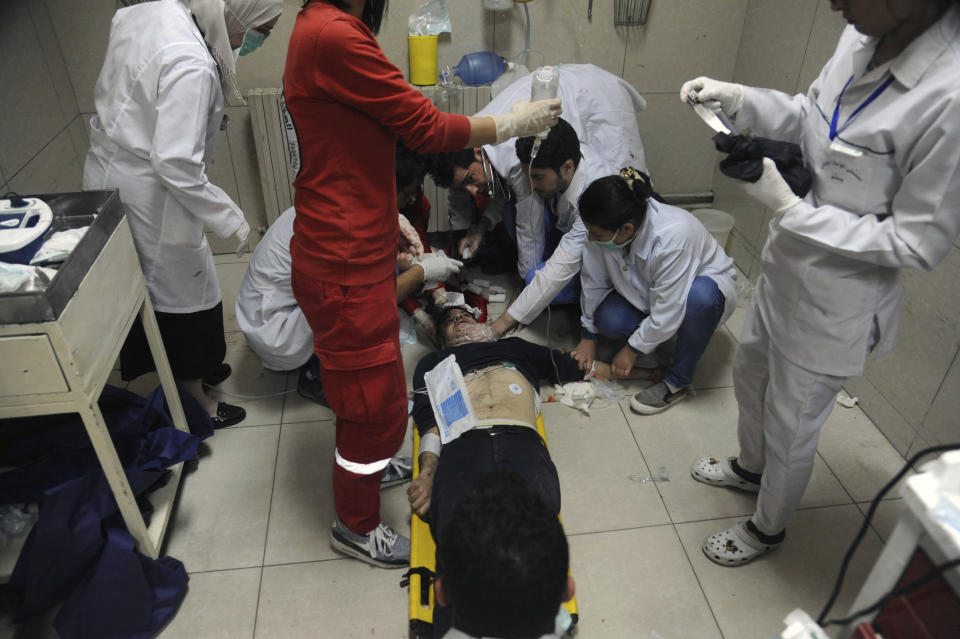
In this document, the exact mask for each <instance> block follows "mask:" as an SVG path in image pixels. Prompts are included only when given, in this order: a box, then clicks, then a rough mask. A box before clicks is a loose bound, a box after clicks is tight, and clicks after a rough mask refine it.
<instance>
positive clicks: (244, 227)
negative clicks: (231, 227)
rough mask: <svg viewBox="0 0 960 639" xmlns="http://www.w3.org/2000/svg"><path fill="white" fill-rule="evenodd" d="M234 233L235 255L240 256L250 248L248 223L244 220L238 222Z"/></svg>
mask: <svg viewBox="0 0 960 639" xmlns="http://www.w3.org/2000/svg"><path fill="white" fill-rule="evenodd" d="M234 235H236V236H237V257H240V256H241V255H243V254H244V253H246V252H247V250H248V249H249V248H250V225H249V224H247V221H246V220H244V221H243V222H242V223H241V224H240V228H238V229H237V230H236V232H235V233H234Z"/></svg>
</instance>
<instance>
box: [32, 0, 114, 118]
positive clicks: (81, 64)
mask: <svg viewBox="0 0 960 639" xmlns="http://www.w3.org/2000/svg"><path fill="white" fill-rule="evenodd" d="M31 1H33V2H39V1H41V0H31ZM42 1H43V2H45V3H46V5H47V8H48V9H49V11H50V17H51V19H52V21H53V27H54V29H55V31H56V33H57V39H58V40H59V42H60V50H61V51H62V53H63V59H64V63H65V64H66V67H67V70H68V71H69V73H70V80H71V82H72V84H73V88H74V91H75V92H76V100H77V103H78V104H79V106H80V111H82V112H84V113H92V112H93V87H94V84H96V81H97V76H98V75H99V74H100V67H101V66H102V65H103V56H104V54H105V53H106V51H107V38H108V36H109V35H110V20H111V19H112V18H113V14H114V13H115V12H116V10H117V6H116V1H115V0H87V1H85V2H76V0H42Z"/></svg>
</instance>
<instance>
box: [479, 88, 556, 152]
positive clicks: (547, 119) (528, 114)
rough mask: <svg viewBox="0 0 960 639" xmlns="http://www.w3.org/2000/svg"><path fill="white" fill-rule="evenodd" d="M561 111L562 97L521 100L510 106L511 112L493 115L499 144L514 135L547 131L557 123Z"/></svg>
mask: <svg viewBox="0 0 960 639" xmlns="http://www.w3.org/2000/svg"><path fill="white" fill-rule="evenodd" d="M561 113H563V108H562V107H561V106H560V98H551V99H549V100H536V101H531V100H521V101H520V102H517V103H516V104H514V105H513V107H511V108H510V112H509V113H501V114H498V115H494V116H491V117H493V121H494V123H495V124H496V125H497V144H500V143H501V142H504V141H505V140H509V139H510V138H513V137H521V138H522V137H527V136H530V135H536V134H537V133H540V132H541V131H546V130H547V129H549V128H550V127H552V126H553V125H554V124H556V123H557V116H558V115H560V114H561Z"/></svg>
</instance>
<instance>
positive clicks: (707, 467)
mask: <svg viewBox="0 0 960 639" xmlns="http://www.w3.org/2000/svg"><path fill="white" fill-rule="evenodd" d="M734 459H736V457H701V458H700V459H698V460H697V461H695V462H693V466H692V467H691V468H690V475H691V476H693V478H694V479H696V480H697V481H698V482H701V483H704V484H709V485H711V486H729V487H730V488H739V489H740V490H745V491H747V492H750V493H758V492H760V484H755V483H753V482H752V481H747V480H746V479H744V478H743V477H741V476H740V475H738V474H737V473H735V472H734V471H733V468H732V467H731V466H730V463H731V462H732V461H733V460H734Z"/></svg>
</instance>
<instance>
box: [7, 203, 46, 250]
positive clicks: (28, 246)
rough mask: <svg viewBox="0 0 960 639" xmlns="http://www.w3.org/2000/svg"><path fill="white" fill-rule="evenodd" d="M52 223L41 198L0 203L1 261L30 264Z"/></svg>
mask: <svg viewBox="0 0 960 639" xmlns="http://www.w3.org/2000/svg"><path fill="white" fill-rule="evenodd" d="M52 221H53V212H52V211H51V210H50V207H49V206H47V204H46V203H45V202H44V201H43V200H41V199H38V198H26V199H23V198H11V199H8V200H7V199H4V200H0V262H7V263H8V264H29V263H30V258H32V257H33V256H34V254H35V253H36V252H37V250H38V249H39V248H40V246H41V245H42V244H43V237H44V234H45V233H46V232H47V231H48V230H49V229H50V223H51V222H52Z"/></svg>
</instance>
